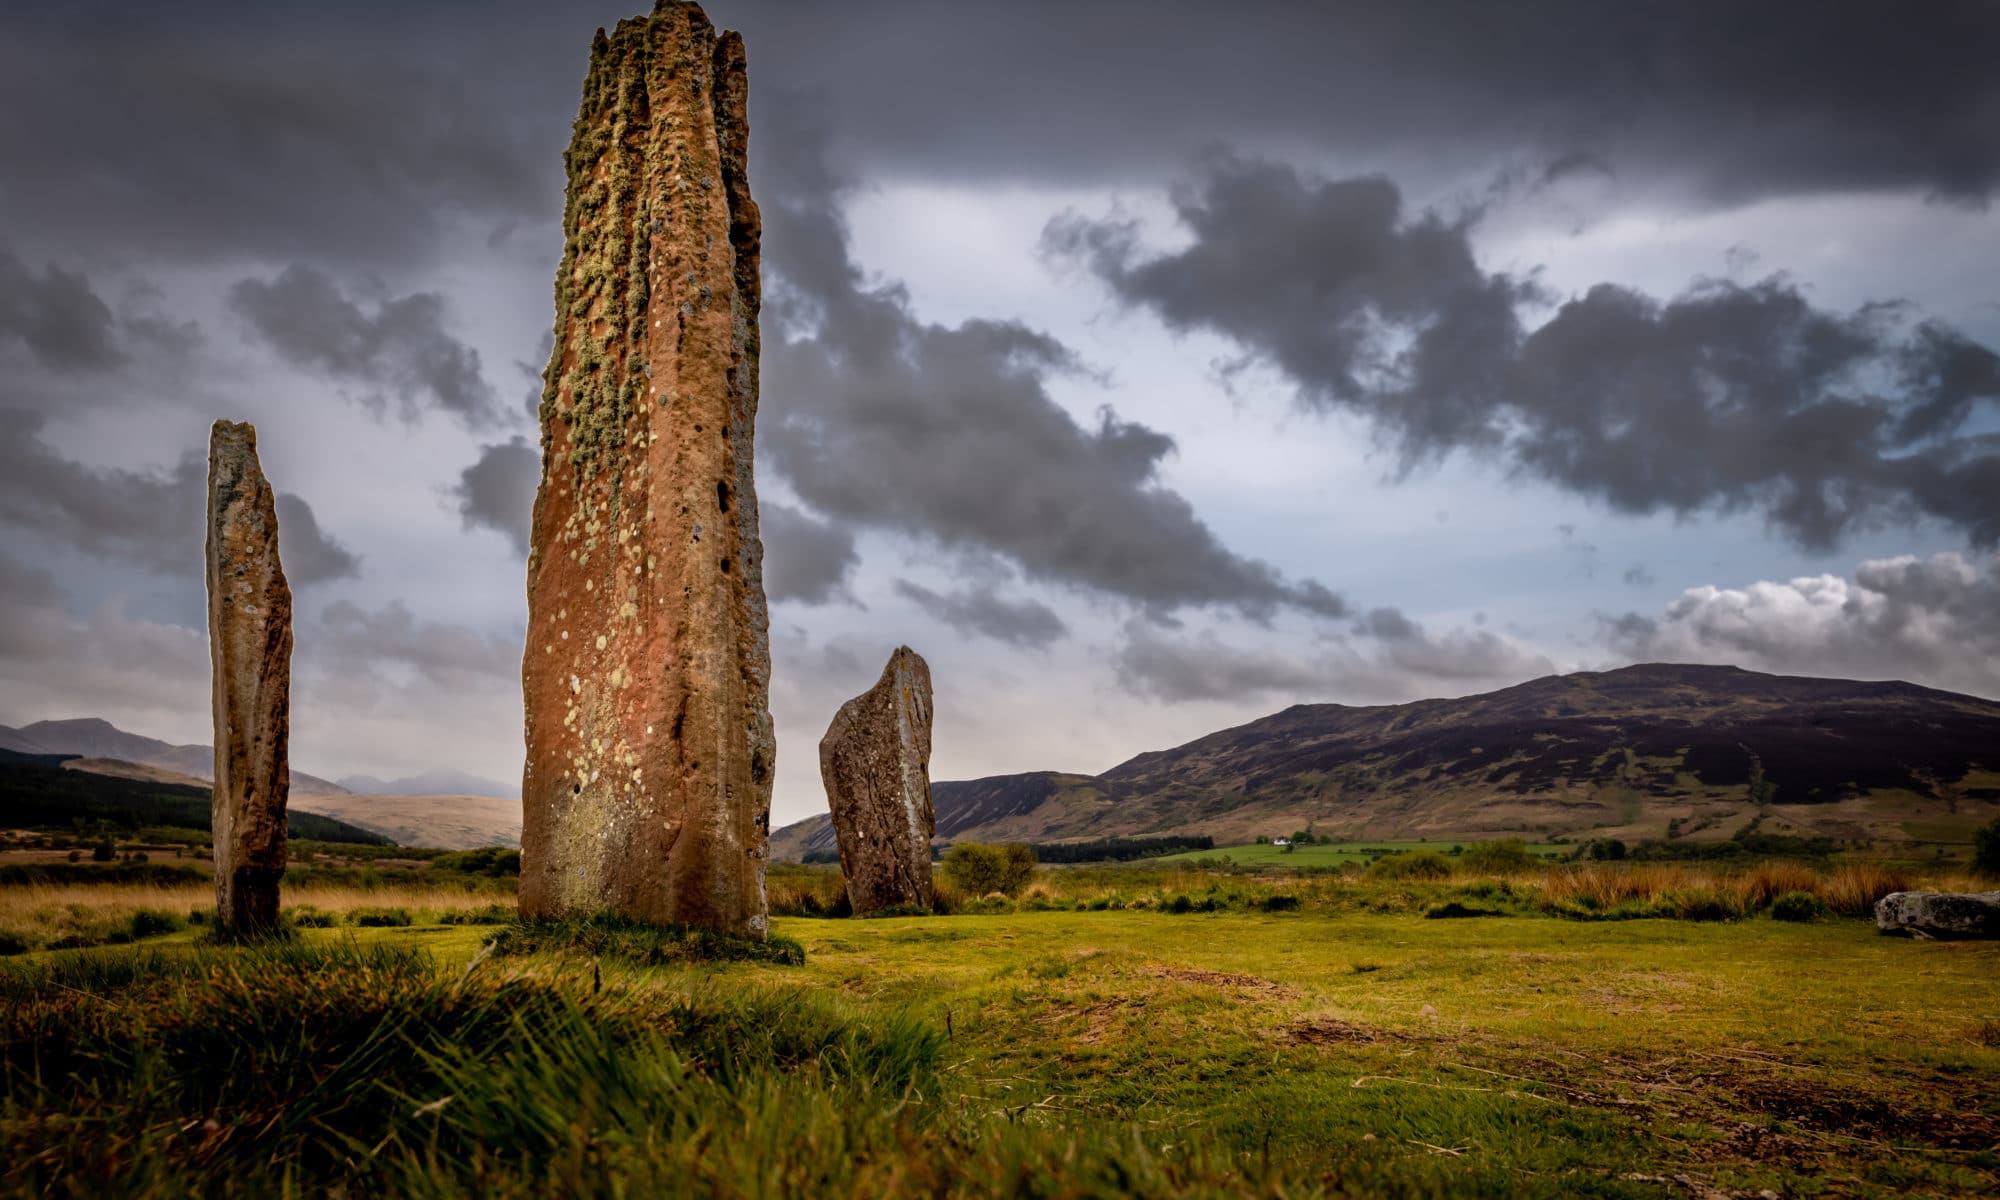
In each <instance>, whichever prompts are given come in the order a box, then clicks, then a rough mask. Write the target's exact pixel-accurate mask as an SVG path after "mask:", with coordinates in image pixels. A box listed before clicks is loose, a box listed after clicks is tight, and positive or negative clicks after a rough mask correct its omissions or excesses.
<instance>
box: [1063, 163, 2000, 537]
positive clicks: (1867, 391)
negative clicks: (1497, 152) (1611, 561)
mask: <svg viewBox="0 0 2000 1200" xmlns="http://www.w3.org/2000/svg"><path fill="white" fill-rule="evenodd" d="M1174 206H1175V210H1176V212H1177V214H1178V216H1179V219H1180V221H1181V223H1182V224H1183V225H1184V226H1185V227H1186V229H1187V232H1188V233H1190V234H1191V235H1192V238H1193V240H1192V242H1191V243H1190V244H1188V245H1187V246H1186V247H1185V248H1183V249H1181V250H1178V251H1175V252H1172V253H1168V254H1163V255H1155V256H1149V255H1148V254H1146V253H1145V251H1144V250H1143V249H1142V248H1141V245H1140V242H1139V238H1138V234H1137V231H1136V229H1135V228H1134V227H1133V226H1132V225H1131V224H1129V223H1124V222H1118V221H1093V220H1089V219H1086V218H1082V217H1077V216H1074V215H1070V216H1065V217H1062V218H1059V219H1058V220H1056V221H1054V222H1052V223H1051V224H1050V226H1049V229H1048V231H1047V234H1046V236H1045V238H1044V245H1045V248H1046V249H1047V250H1048V251H1049V252H1050V253H1051V254H1053V255H1056V256H1059V257H1066V258H1070V259H1073V260H1076V261H1080V262H1083V263H1086V264H1088V266H1089V267H1090V269H1091V270H1092V271H1093V272H1094V273H1095V274H1096V275H1097V276H1098V277H1100V278H1101V279H1102V280H1103V281H1104V282H1105V283H1106V284H1107V285H1108V286H1109V287H1110V288H1111V289H1112V291H1113V293H1114V294H1115V295H1116V296H1117V297H1118V298H1119V300H1120V301H1121V302H1123V303H1125V304H1127V305H1129V306H1132V307H1135V308H1143V309H1146V310H1149V311H1151V312H1154V313H1156V314H1157V315H1158V316H1159V317H1160V318H1161V319H1162V320H1163V321H1164V322H1165V323H1166V324H1167V325H1168V326H1169V327H1170V328H1172V329H1174V330H1176V331H1183V332H1185V331H1191V330H1206V331H1212V332H1215V333H1219V334H1222V335H1224V336H1226V337H1228V338H1230V339H1232V340H1234V341H1235V342H1236V343H1237V344H1238V345H1240V346H1241V347H1242V348H1243V350H1244V352H1245V354H1246V355H1247V356H1248V357H1249V358H1250V359H1251V360H1253V361H1258V362H1262V363H1266V364H1268V365H1270V366H1272V367H1274V368H1276V369H1277V370H1278V371H1280V372H1281V373H1283V374H1284V375H1285V376H1286V377H1288V378H1289V379H1290V380H1291V381H1292V382H1293V383H1294V384H1295V385H1296V387H1297V390H1298V397H1299V400H1300V402H1301V403H1302V404H1303V405H1305V406H1306V407H1308V408H1313V409H1319V410H1334V409H1345V410H1350V411H1356V412H1360V413H1362V414H1364V415H1366V416H1367V417H1368V418H1369V419H1370V420H1372V421H1373V422H1374V425H1375V428H1376V430H1377V431H1378V433H1379V434H1380V435H1381V436H1382V437H1383V439H1384V440H1385V441H1386V442H1388V443H1389V444H1390V445H1391V446H1392V447H1393V448H1394V449H1395V450H1396V452H1397V453H1398V455H1399V456H1400V459H1401V462H1402V464H1403V466H1404V468H1405V469H1406V470H1407V469H1409V468H1412V467H1415V466H1418V465H1422V464H1425V463H1428V462H1433V461H1436V460H1438V459H1441V458H1442V457H1444V456H1445V455H1447V454H1449V453H1451V452H1452V451H1455V450H1464V451H1470V452H1473V453H1476V454H1485V455H1489V456H1492V457H1495V458H1498V459H1499V460H1500V461H1502V462H1504V463H1506V464H1507V465H1509V466H1510V467H1511V468H1513V469H1514V470H1516V471H1518V472H1520V473H1522V474H1526V475H1530V476H1535V477H1539V478H1543V479H1547V480H1549V481H1550V482H1553V483H1555V484H1557V485H1559V486H1562V487H1565V488H1568V489H1570V490H1573V491H1575V492H1578V493H1581V494H1583V495H1586V496H1589V497H1592V498H1595V499H1598V500H1601V501H1603V502H1605V503H1607V504H1609V505H1610V506H1611V507H1612V508H1614V509H1616V510H1618V511H1620V512H1628V513H1648V512H1658V511H1668V512H1674V513H1677V514H1682V515H1687V514H1693V513H1697V512H1702V511H1735V510H1750V511H1755V512H1758V513H1760V514H1762V515H1763V516H1764V517H1765V518H1766V519H1767V521H1769V523H1770V524H1771V525H1772V526H1773V527H1775V528H1777V529H1779V530H1781V531H1782V532H1783V533H1784V534H1786V535H1787V536H1789V537H1790V538H1792V539H1793V540H1795V541H1797V542H1798V543H1800V544H1801V545H1803V546H1806V547H1809V548H1813V549H1824V548H1827V547H1830V546H1833V545H1835V544H1837V543H1838V542H1840V540H1841V539H1842V538H1843V537H1844V536H1846V535H1847V534H1848V533H1850V532H1851V531H1853V530H1855V529H1859V528H1869V527H1873V526H1878V525H1881V524H1884V523H1887V522H1893V521H1905V520H1908V519H1910V518H1912V517H1914V516H1918V515H1925V516H1930V517H1934V518H1937V519H1938V520H1940V521H1942V522H1944V523H1946V524H1947V525H1950V526H1953V527H1956V528H1958V529H1959V530H1961V531H1962V532H1964V533H1965V534H1966V535H1967V536H1968V537H1969V538H1971V539H1972V540H1973V541H1974V542H1975V543H1977V544H1981V545H1992V544H1994V543H1995V542H1996V541H2000V446H1996V445H1995V439H1994V438H1993V437H1992V436H1991V435H1986V434H1980V433H1976V432H1964V430H1965V427H1966V425H1967V424H1968V421H1969V420H1970V418H1972V416H1973V415H1974V413H1975V412H1976V411H1977V410H1979V409H1981V408H1982V407H1984V408H1987V409H1989V410H1990V409H1991V408H1992V407H1993V406H1994V405H1995V404H1996V403H2000V357H1996V356H1995V354H1994V353H1993V351H1992V350H1990V349H1988V348H1987V347H1985V346H1982V345H1979V344H1978V343H1975V342H1972V341H1970V340H1968V339H1966V338H1965V337H1963V336H1962V335H1960V334H1958V333H1956V332H1955V331H1953V330H1951V329H1948V328H1946V327H1944V326H1942V325H1938V324H1935V323H1931V322H1918V323H1914V324H1913V322H1912V318H1911V314H1910V313H1909V312H1908V311H1907V310H1906V309H1905V308H1904V307H1903V306H1900V305H1874V306H1869V307H1866V308H1863V309H1862V310H1860V311H1858V312H1854V313H1837V312H1830V311H1827V310H1825V309H1821V308H1818V307H1816V306H1814V305H1813V304H1812V303H1811V302H1810V301H1809V300H1807V298H1806V297H1805V296H1804V294H1803V293H1802V292H1801V291H1800V290H1799V288H1798V286H1797V285H1795V284H1793V283H1792V282H1790V281H1789V280H1787V279H1785V278H1783V277H1773V278H1771V279H1767V280H1765V281H1763V282H1761V283H1756V284H1751V285H1741V284H1736V283H1731V282H1725V281H1714V280H1710V281H1700V282H1697V283H1696V284H1695V285H1694V286H1693V287H1692V288H1690V289H1689V290H1688V291H1687V292H1685V293H1683V294H1682V295H1680V296H1677V297H1675V298H1673V299H1672V300H1669V301H1666V302H1660V301H1656V300H1653V299H1651V298H1649V297H1646V296H1644V295H1641V294H1639V293H1637V292H1634V291H1631V290H1629V289H1626V288H1622V287H1619V286H1616V285H1613V284H1600V285H1598V286H1596V287H1593V288H1591V289H1590V290H1589V291H1588V292H1586V293H1584V294H1583V295H1581V296H1578V297H1575V298H1572V299H1570V300H1568V301H1567V302H1564V303H1562V304H1561V305H1560V306H1558V307H1557V308H1556V309H1555V312H1554V315H1553V317H1552V318H1551V319H1549V320H1548V321H1547V322H1546V323H1545V324H1543V325H1541V326H1540V327H1538V328H1535V329H1533V330H1532V331H1531V330H1529V329H1528V328H1527V327H1526V326H1525V325H1524V323H1523V321H1522V319H1521V316H1520V310H1521V309H1522V308H1523V307H1524V306H1526V305H1529V304H1532V303H1535V302H1538V301H1542V300H1545V299H1546V297H1544V296H1543V295H1542V293H1541V291H1540V289H1538V288H1537V287H1536V286H1535V285H1533V284H1531V283H1528V282H1524V281H1521V280H1517V279H1514V278H1511V277H1509V276H1507V275H1504V274H1493V273H1488V272H1486V271H1484V270H1483V269H1482V268H1481V267H1480V266H1479V265H1478V264H1477V262H1476V261H1475V260H1474V258H1473V256H1472V251H1471V246H1470V243H1469V241H1468V239H1467V225H1466V223H1465V222H1464V221H1448V220H1446V219H1444V218H1441V217H1438V216H1436V215H1432V214H1421V215H1416V216H1410V215H1408V214H1406V213H1405V212H1404V210H1403V205H1402V201H1401V196H1400V193H1399V192H1398V190H1397V189H1396V187H1395V186H1394V185H1393V184H1391V183H1389V182H1388V181H1387V180H1382V179H1347V180H1335V181H1325V180H1319V179H1314V178H1310V177H1307V176H1304V175H1301V174H1300V173H1299V172H1297V171H1295V170H1293V169H1292V168H1290V167H1288V166H1283V165H1279V164H1274V163H1269V162H1261V161H1248V160H1243V159H1239V158H1234V157H1228V156H1221V157H1216V158H1213V159H1211V160H1210V161H1209V162H1208V164H1207V165H1206V168H1205V170H1204V172H1203V173H1202V175H1201V177H1200V178H1199V179H1198V180H1197V181H1196V182H1194V183H1192V184H1190V185H1187V186H1184V187H1182V188H1180V189H1178V190H1177V191H1176V192H1175V194H1174Z"/></svg>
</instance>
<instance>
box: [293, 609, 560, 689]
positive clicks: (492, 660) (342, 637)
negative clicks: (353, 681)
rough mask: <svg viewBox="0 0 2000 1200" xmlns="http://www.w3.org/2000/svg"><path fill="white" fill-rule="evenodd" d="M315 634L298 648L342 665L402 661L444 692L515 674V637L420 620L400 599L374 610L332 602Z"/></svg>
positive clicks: (518, 647)
mask: <svg viewBox="0 0 2000 1200" xmlns="http://www.w3.org/2000/svg"><path fill="white" fill-rule="evenodd" d="M317 634H318V635H317V636H316V637H314V638H312V639H311V640H310V642H308V641H307V640H306V639H303V638H302V639H300V645H301V647H302V648H303V651H304V652H305V653H307V654H309V655H310V656H311V657H313V658H314V659H316V660H319V661H322V662H325V663H328V664H334V665H336V666H338V667H339V668H340V669H342V670H347V669H350V668H353V667H355V666H358V665H375V666H391V667H394V666H407V667H409V668H411V669H413V670H415V671H416V672H418V673H419V674H421V675H422V676H423V677H424V678H426V679H428V680H429V681H431V682H432V683H435V684H437V685H438V686H439V687H441V688H444V689H446V690H447V692H449V691H450V690H452V689H456V688H465V687H472V686H480V687H487V686H490V685H491V682H492V681H493V680H495V679H500V680H506V681H509V682H513V681H515V680H517V679H518V678H519V677H520V671H521V642H520V640H519V639H518V638H503V637H496V636H493V635H490V634H482V633H480V632H478V631H476V630H473V629H469V628H467V627H466V626H463V625H454V624H449V623H446V622H440V621H426V620H421V619H419V618H418V617H417V616H416V615H415V614H413V613H411V612H410V610H409V609H408V608H406V607H404V605H403V604H402V603H401V602H400V601H393V600H392V601H390V602H389V603H388V604H386V605H384V606H383V607H382V608H381V609H378V610H373V611H371V610H369V609H366V608H363V607H361V606H360V605H358V604H354V603H352V602H350V601H346V600H338V601H335V602H334V603H332V604H329V605H327V607H326V610H325V611H324V612H322V613H321V614H320V619H319V622H318V626H317Z"/></svg>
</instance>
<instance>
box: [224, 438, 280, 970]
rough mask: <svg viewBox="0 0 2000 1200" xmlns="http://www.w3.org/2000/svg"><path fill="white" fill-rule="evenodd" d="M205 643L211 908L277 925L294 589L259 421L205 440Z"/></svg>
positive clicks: (229, 926) (261, 929) (234, 923)
mask: <svg viewBox="0 0 2000 1200" xmlns="http://www.w3.org/2000/svg"><path fill="white" fill-rule="evenodd" d="M207 561H208V650H209V663H210V667H211V671H212V674H211V683H212V689H213V699H214V704H215V792H214V802H213V809H212V820H213V822H214V832H215V912H216V921H217V926H218V929H219V930H220V931H221V932H222V933H223V934H225V935H227V936H235V937H242V936H251V935H255V934H259V933H267V932H270V931H271V930H273V929H275V928H276V927H277V924H278V884H279V881H280V880H282V879H283V878H284V875H285V801H286V799H287V797H288V795H289V793H290V791H291V767H290V763H289V758H288V756H289V744H290V738H291V686H292V589H291V587H290V586H289V585H288V584H286V582H285V569H284V567H283V565H281V564H280V562H279V561H278V514H277V509H276V508H275V507H274V505H273V503H272V495H271V484H270V482H269V481H268V480H266V479H265V478H264V472H263V469H262V468H261V467H260V466H259V465H258V463H257V430H256V429H255V428H254V427H252V426H250V425H247V424H238V423H236V422H232V421H217V422H216V423H215V426H214V428H212V429H211V430H210V431H209V441H208V552H207Z"/></svg>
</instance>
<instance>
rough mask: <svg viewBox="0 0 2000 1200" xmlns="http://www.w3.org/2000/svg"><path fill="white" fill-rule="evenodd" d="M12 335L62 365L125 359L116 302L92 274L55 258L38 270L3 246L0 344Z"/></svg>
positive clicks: (53, 365)
mask: <svg viewBox="0 0 2000 1200" xmlns="http://www.w3.org/2000/svg"><path fill="white" fill-rule="evenodd" d="M10 340H15V341H19V342H21V343H23V344H24V345H26V346H27V348H28V351H29V353H30V354H32V355H33V356H34V358H35V361H37V362H39V363H40V364H41V365H43V366H45V367H48V368H50V369H52V370H57V371H103V370H108V369H110V368H112V367H116V366H119V365H121V364H122V363H124V362H125V354H124V353H123V352H122V351H121V350H119V348H118V345H117V339H116V337H115V328H114V319H113V316H112V313H111V306H110V305H108V304H106V303H105V302H104V301H103V300H102V299H100V298H99V297H98V295H97V292H96V291H95V290H93V289H92V287H91V286H90V281H89V280H88V279H86V278H84V277H83V276H82V275H80V274H77V273H76V272H73V271H66V270H64V269H62V268H61V267H58V266H56V265H55V264H53V263H51V264H49V265H47V266H45V267H43V269H42V271H41V273H40V274H39V275H37V274H36V273H35V272H34V271H33V270H32V269H30V268H29V266H28V265H27V264H26V263H24V262H22V261H21V260H20V259H19V258H17V257H15V256H14V255H13V254H12V253H11V252H9V251H7V250H4V249H0V344H4V343H5V342H7V341H10Z"/></svg>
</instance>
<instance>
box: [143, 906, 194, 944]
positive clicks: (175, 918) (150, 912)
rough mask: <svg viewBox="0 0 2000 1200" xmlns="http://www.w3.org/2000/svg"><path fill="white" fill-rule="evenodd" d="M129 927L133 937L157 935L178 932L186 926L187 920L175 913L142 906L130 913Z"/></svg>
mask: <svg viewBox="0 0 2000 1200" xmlns="http://www.w3.org/2000/svg"><path fill="white" fill-rule="evenodd" d="M130 928H131V931H132V936H133V937H134V938H143V937H158V936H159V935H161V934H163V933H179V932H180V931H181V930H183V929H186V928H187V922H186V921H185V920H183V919H182V918H181V916H180V915H179V914H177V913H170V912H161V911H160V910H159V909H157V908H142V909H140V910H139V911H138V912H135V913H133V914H132V923H131V926H130Z"/></svg>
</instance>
